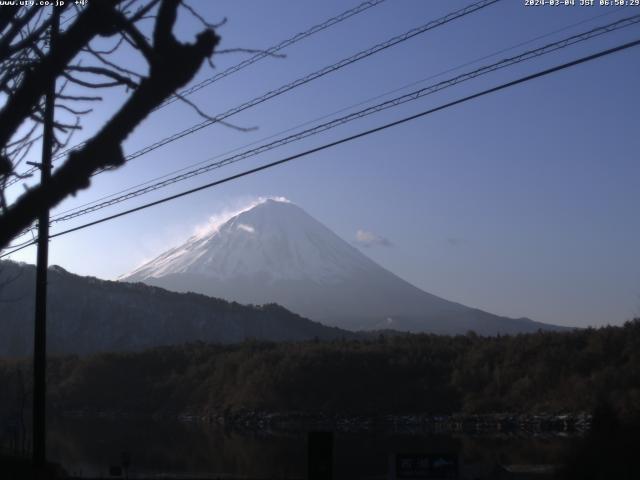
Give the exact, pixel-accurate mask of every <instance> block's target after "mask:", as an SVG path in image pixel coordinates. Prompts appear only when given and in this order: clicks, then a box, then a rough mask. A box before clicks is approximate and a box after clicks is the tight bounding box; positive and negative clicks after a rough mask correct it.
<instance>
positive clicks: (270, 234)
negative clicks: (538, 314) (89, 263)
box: [120, 199, 550, 334]
mask: <svg viewBox="0 0 640 480" xmlns="http://www.w3.org/2000/svg"><path fill="white" fill-rule="evenodd" d="M120 280H122V281H127V282H144V283H147V284H151V285H156V286H161V287H164V288H168V289H170V290H175V291H181V292H184V291H193V292H198V293H204V294H206V295H211V296H215V297H221V298H224V299H227V300H235V301H237V302H240V303H251V304H264V303H274V302H275V303H279V304H281V305H283V306H285V307H286V308H288V309H290V310H292V311H294V312H296V313H299V314H301V315H303V316H306V317H308V318H310V319H312V320H317V321H320V322H323V323H325V324H328V325H335V326H339V327H342V328H350V329H367V330H370V329H395V330H409V331H430V332H438V333H465V332H467V331H468V330H475V331H476V332H478V333H485V334H493V333H498V332H500V333H513V332H523V331H535V330H537V329H539V328H545V327H550V326H546V325H544V324H540V323H536V322H532V321H531V320H527V319H517V320H515V319H509V318H505V317H499V316H496V315H492V314H490V313H487V312H483V311H481V310H477V309H473V308H469V307H465V306H464V305H461V304H458V303H454V302H450V301H448V300H445V299H443V298H440V297H437V296H435V295H431V294H429V293H427V292H424V291H422V290H420V289H418V288H417V287H415V286H413V285H411V284H410V283H408V282H406V281H404V280H402V279H401V278H399V277H397V276H396V275H394V274H393V273H391V272H389V271H388V270H386V269H384V268H383V267H381V266H380V265H378V264H377V263H375V262H374V261H373V260H371V259H370V258H369V257H367V256H365V255H364V254H363V253H362V252H360V251H359V250H358V249H356V248H354V247H353V246H352V245H350V244H349V243H348V242H346V241H344V240H342V239H341V238H340V237H338V236H337V235H336V234H335V233H333V232H332V231H331V230H329V229H328V228H327V227H325V226H324V225H322V224H321V223H320V222H318V221H317V220H315V219H314V218H313V217H311V216H310V215H309V214H307V213H306V212H305V211H304V210H302V209H301V208H300V207H298V206H296V205H294V204H293V203H291V202H289V201H286V200H284V199H263V200H261V201H259V202H257V203H255V204H253V205H251V206H250V208H247V209H244V210H243V211H241V212H239V213H237V214H236V215H234V216H232V217H231V218H229V219H227V220H226V221H225V222H223V223H221V224H218V225H216V226H215V227H214V228H210V229H209V230H208V231H205V232H202V233H200V234H198V235H194V236H193V237H191V238H190V239H189V240H187V242H185V243H184V244H183V245H180V246H178V247H175V248H172V249H170V250H168V251H167V252H165V253H163V254H161V255H160V256H158V257H157V258H156V259H154V260H152V261H150V262H148V263H146V264H144V265H142V266H141V267H140V268H137V269H136V270H134V271H133V272H131V273H129V274H127V275H124V276H122V277H121V278H120Z"/></svg>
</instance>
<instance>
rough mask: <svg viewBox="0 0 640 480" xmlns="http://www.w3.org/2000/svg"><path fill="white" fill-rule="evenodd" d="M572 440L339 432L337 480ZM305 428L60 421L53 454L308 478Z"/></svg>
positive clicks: (475, 467) (92, 472) (66, 462)
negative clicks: (409, 463)
mask: <svg viewBox="0 0 640 480" xmlns="http://www.w3.org/2000/svg"><path fill="white" fill-rule="evenodd" d="M574 441H575V439H573V438H571V437H563V436H557V435H546V436H537V437H531V436H524V435H511V436H506V435H504V436H499V435H489V436H470V435H441V434H432V433H427V432H422V433H420V432H412V433H397V432H396V433H342V432H338V433H336V434H335V440H334V442H335V443H334V472H335V476H334V478H362V479H364V478H386V475H387V472H388V464H389V455H390V454H391V453H399V454H406V453H425V454H430V453H438V454H440V453H448V454H454V455H457V457H458V458H459V462H460V465H461V467H460V473H461V477H460V478H483V477H485V475H487V474H488V472H489V471H490V470H491V469H492V468H494V467H495V465H497V464H503V465H515V464H517V465H541V464H546V465H549V464H556V465H557V464H560V463H562V458H563V455H564V452H565V451H566V449H567V448H568V447H569V446H570V445H571V444H572V443H573V442H574ZM306 445H307V436H306V433H304V432H299V433H281V432H277V433H276V432H266V431H263V432H244V431H243V432H239V431H236V430H230V429H225V428H223V427H221V426H219V425H208V424H204V423H198V422H179V421H168V420H162V421H154V420H125V419H104V418H103V419H94V418H62V419H60V418H58V419H52V420H51V421H50V426H49V437H48V456H49V458H50V459H51V460H53V461H56V462H59V463H61V464H62V465H63V467H64V468H65V469H66V470H67V472H69V473H70V474H75V475H82V476H85V477H108V476H109V467H110V466H116V465H120V464H121V463H122V458H123V452H127V455H128V456H129V457H130V465H131V466H130V468H129V477H130V478H135V477H138V476H144V477H155V476H157V477H185V476H193V477H206V478H217V477H223V478H255V479H259V478H260V479H267V478H283V479H284V478H290V479H294V478H305V476H306V462H307V447H306Z"/></svg>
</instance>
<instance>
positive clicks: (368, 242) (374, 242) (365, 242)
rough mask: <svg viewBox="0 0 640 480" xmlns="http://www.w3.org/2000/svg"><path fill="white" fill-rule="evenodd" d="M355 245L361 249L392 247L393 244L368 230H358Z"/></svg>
mask: <svg viewBox="0 0 640 480" xmlns="http://www.w3.org/2000/svg"><path fill="white" fill-rule="evenodd" d="M355 243H357V244H358V245H360V246H361V247H367V248H368V247H391V246H393V244H392V243H391V242H390V241H389V240H388V239H386V238H384V237H381V236H380V235H377V234H375V233H373V232H368V231H366V230H358V231H357V232H356V240H355Z"/></svg>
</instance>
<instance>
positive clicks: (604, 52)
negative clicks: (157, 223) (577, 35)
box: [0, 39, 640, 258]
mask: <svg viewBox="0 0 640 480" xmlns="http://www.w3.org/2000/svg"><path fill="white" fill-rule="evenodd" d="M638 45H640V39H638V40H634V41H632V42H628V43H625V44H622V45H618V46H617V47H613V48H609V49H607V50H602V51H600V52H597V53H594V54H591V55H587V56H585V57H581V58H579V59H577V60H573V61H571V62H567V63H563V64H561V65H557V66H555V67H551V68H548V69H546V70H542V71H539V72H536V73H533V74H530V75H526V76H524V77H520V78H518V79H516V80H512V81H510V82H507V83H503V84H500V85H498V86H496V87H492V88H489V89H486V90H483V91H481V92H478V93H474V94H472V95H468V96H466V97H463V98H460V99H458V100H454V101H451V102H448V103H445V104H443V105H440V106H438V107H435V108H431V109H429V110H425V111H423V112H420V113H417V114H414V115H411V116H408V117H404V118H402V119H400V120H396V121H393V122H390V123H386V124H384V125H381V126H379V127H375V128H372V129H369V130H365V131H363V132H360V133H357V134H354V135H350V136H348V137H344V138H341V139H340V140H336V141H334V142H330V143H326V144H324V145H321V146H319V147H315V148H312V149H310V150H306V151H304V152H301V153H297V154H295V155H291V156H289V157H286V158H283V159H280V160H277V161H275V162H271V163H267V164H265V165H261V166H259V167H256V168H252V169H250V170H245V171H244V172H241V173H237V174H235V175H231V176H229V177H226V178H223V179H221V180H216V181H214V182H211V183H207V184H205V185H201V186H199V187H196V188H192V189H190V190H186V191H183V192H180V193H177V194H175V195H171V196H168V197H164V198H161V199H159V200H156V201H153V202H150V203H146V204H144V205H140V206H138V207H135V208H131V209H129V210H125V211H122V212H119V213H116V214H114V215H110V216H107V217H103V218H100V219H98V220H94V221H92V222H88V223H85V224H83V225H79V226H77V227H73V228H70V229H68V230H64V231H62V232H58V233H55V234H53V235H50V236H49V238H50V239H51V238H55V237H60V236H62V235H66V234H69V233H72V232H76V231H78V230H83V229H85V228H88V227H92V226H94V225H98V224H100V223H104V222H107V221H110V220H114V219H116V218H119V217H123V216H125V215H129V214H131V213H134V212H138V211H141V210H145V209H147V208H150V207H153V206H156V205H160V204H162V203H166V202H169V201H171V200H176V199H178V198H181V197H184V196H187V195H190V194H192V193H196V192H199V191H201V190H205V189H208V188H212V187H215V186H218V185H221V184H223V183H227V182H230V181H233V180H237V179H239V178H242V177H245V176H248V175H252V174H254V173H257V172H260V171H263V170H267V169H269V168H272V167H276V166H278V165H282V164H284V163H287V162H291V161H293V160H296V159H298V158H302V157H306V156H308V155H311V154H313V153H317V152H320V151H322V150H326V149H329V148H332V147H335V146H337V145H341V144H343V143H347V142H351V141H353V140H356V139H358V138H362V137H366V136H368V135H372V134H374V133H378V132H381V131H383V130H386V129H388V128H391V127H395V126H398V125H401V124H404V123H407V122H410V121H412V120H416V119H418V118H421V117H425V116H427V115H430V114H433V113H436V112H439V111H441V110H445V109H447V108H450V107H453V106H456V105H459V104H462V103H465V102H468V101H470V100H474V99H476V98H480V97H483V96H485V95H489V94H491V93H495V92H498V91H500V90H504V89H506V88H509V87H513V86H515V85H519V84H521V83H525V82H528V81H531V80H534V79H536V78H540V77H544V76H547V75H550V74H552V73H556V72H559V71H561V70H565V69H568V68H570V67H574V66H577V65H580V64H583V63H587V62H590V61H593V60H596V59H598V58H601V57H605V56H607V55H611V54H613V53H617V52H621V51H623V50H627V49H629V48H632V47H636V46H638ZM36 241H37V239H36ZM34 243H35V241H34V242H31V243H30V244H29V245H33V244H34ZM29 245H26V246H22V247H19V248H16V249H14V250H12V251H11V252H6V253H4V254H2V255H0V258H3V257H6V256H8V255H11V254H13V253H15V252H17V251H19V250H22V249H23V248H26V247H27V246H29Z"/></svg>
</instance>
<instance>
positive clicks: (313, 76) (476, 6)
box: [7, 0, 500, 186]
mask: <svg viewBox="0 0 640 480" xmlns="http://www.w3.org/2000/svg"><path fill="white" fill-rule="evenodd" d="M499 1H500V0H481V1H479V2H476V3H473V4H470V5H468V6H466V7H464V8H461V9H459V10H456V11H453V12H451V13H448V14H447V15H445V16H443V17H440V18H438V19H436V20H432V21H430V22H428V23H426V24H424V25H421V26H419V27H415V28H412V29H411V30H408V31H407V32H405V33H403V34H401V35H397V36H395V37H392V38H390V39H388V40H386V41H385V42H382V43H378V44H377V45H374V46H373V47H370V48H368V49H366V50H362V51H360V52H358V53H356V54H354V55H352V56H350V57H347V58H344V59H342V60H340V61H339V62H336V63H333V64H331V65H328V66H326V67H324V68H321V69H320V70H317V71H315V72H313V73H310V74H308V75H305V76H304V77H300V78H298V79H296V80H294V81H293V82H290V83H288V84H285V85H282V86H280V87H278V88H276V89H275V90H271V91H269V92H267V93H265V94H263V95H261V96H259V97H255V98H253V99H251V100H249V101H247V102H245V103H242V104H240V105H237V106H235V107H233V108H231V109H229V110H227V111H226V112H223V113H220V114H218V115H216V116H215V117H212V118H209V119H207V120H204V121H202V122H200V123H197V124H195V125H192V126H191V127H189V128H187V129H185V130H182V131H180V132H177V133H174V134H173V135H170V136H168V137H165V138H163V139H161V140H158V141H157V142H154V143H152V144H151V145H147V146H146V147H143V148H141V149H139V150H137V151H135V152H133V153H130V154H129V155H127V156H125V162H130V161H131V160H134V159H136V158H138V157H141V156H143V155H145V154H147V153H149V152H152V151H153V150H156V149H158V148H160V147H163V146H165V145H167V144H169V143H172V142H175V141H176V140H179V139H181V138H183V137H185V136H187V135H191V134H192V133H195V132H198V131H200V130H202V129H203V128H206V127H208V126H211V125H213V124H214V123H219V122H221V121H223V120H226V119H227V118H229V117H231V116H233V115H236V114H238V113H240V112H243V111H245V110H247V109H249V108H252V107H255V106H256V105H259V104H261V103H264V102H266V101H268V100H271V99H272V98H275V97H278V96H280V95H282V94H284V93H286V92H289V91H290V90H293V89H294V88H297V87H300V86H302V85H305V84H307V83H309V82H312V81H313V80H317V79H318V78H321V77H324V76H325V75H328V74H330V73H333V72H335V71H337V70H340V69H342V68H344V67H346V66H348V65H351V64H353V63H356V62H358V61H360V60H363V59H365V58H368V57H370V56H371V55H374V54H376V53H378V52H381V51H383V50H386V49H388V48H390V47H393V46H395V45H398V44H400V43H402V42H406V41H407V40H410V39H411V38H413V37H415V36H417V35H420V34H422V33H425V32H428V31H429V30H433V29H434V28H437V27H440V26H442V25H445V24H447V23H449V22H452V21H454V20H457V19H458V18H462V17H464V16H466V15H469V14H471V13H474V12H476V11H479V10H481V9H483V8H486V7H488V6H490V5H493V4H494V3H497V2H499ZM81 147H82V144H81V145H78V146H75V147H73V148H71V149H67V150H65V151H64V152H61V153H59V154H57V155H56V157H55V158H61V157H63V156H66V155H67V154H69V153H70V152H72V151H74V150H77V149H79V148H81ZM104 171H105V170H99V171H97V172H96V173H94V175H98V174H100V173H102V172H104ZM13 183H15V182H13ZM13 183H11V184H13ZM7 186H9V183H8V184H7Z"/></svg>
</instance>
